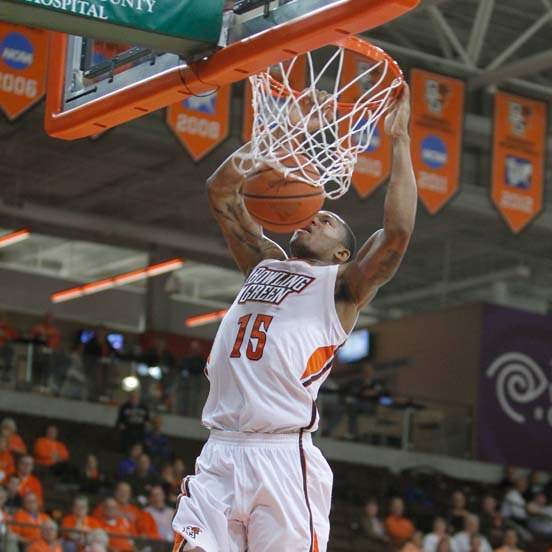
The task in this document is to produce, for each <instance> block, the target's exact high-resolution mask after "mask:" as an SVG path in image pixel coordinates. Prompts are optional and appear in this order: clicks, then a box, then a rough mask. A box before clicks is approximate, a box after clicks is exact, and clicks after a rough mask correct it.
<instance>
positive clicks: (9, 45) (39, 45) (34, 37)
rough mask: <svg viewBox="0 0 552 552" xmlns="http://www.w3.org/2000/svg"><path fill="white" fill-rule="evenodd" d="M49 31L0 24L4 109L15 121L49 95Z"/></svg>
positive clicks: (0, 84) (0, 88)
mask: <svg viewBox="0 0 552 552" xmlns="http://www.w3.org/2000/svg"><path fill="white" fill-rule="evenodd" d="M47 60H48V32H47V31H44V30H42V29H33V28H31V27H25V26H23V25H12V24H9V23H2V22H0V109H1V110H2V111H3V112H4V114H5V115H6V117H7V118H8V119H10V120H11V121H13V120H15V119H17V117H19V116H20V115H22V114H23V113H24V112H25V111H27V110H28V109H30V108H31V107H32V106H33V105H35V104H36V103H37V102H39V101H40V100H41V99H42V97H43V96H44V94H45V93H46V69H47V67H46V65H47Z"/></svg>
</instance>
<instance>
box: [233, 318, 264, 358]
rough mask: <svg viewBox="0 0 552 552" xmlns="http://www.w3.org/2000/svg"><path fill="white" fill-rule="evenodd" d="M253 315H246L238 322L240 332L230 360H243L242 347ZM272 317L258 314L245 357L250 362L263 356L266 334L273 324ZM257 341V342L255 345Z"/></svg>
mask: <svg viewBox="0 0 552 552" xmlns="http://www.w3.org/2000/svg"><path fill="white" fill-rule="evenodd" d="M251 316H252V315H251V314H246V315H245V316H242V317H241V318H240V319H239V320H238V325H239V328H240V329H239V330H238V335H237V336H236V342H235V343H234V348H233V349H232V352H231V353H230V358H241V346H242V344H243V340H244V338H245V332H246V331H247V327H248V325H249V321H250V320H251ZM272 318H273V317H272V316H269V315H268V314H258V315H257V316H256V318H255V321H254V322H253V327H252V328H251V332H250V334H249V340H248V342H247V349H246V351H245V355H246V356H247V358H248V359H249V360H259V359H260V358H261V357H262V356H263V351H264V348H265V345H266V333H267V332H268V328H270V324H271V322H272ZM255 341H256V342H257V343H256V344H255Z"/></svg>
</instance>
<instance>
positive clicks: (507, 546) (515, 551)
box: [496, 529, 521, 552]
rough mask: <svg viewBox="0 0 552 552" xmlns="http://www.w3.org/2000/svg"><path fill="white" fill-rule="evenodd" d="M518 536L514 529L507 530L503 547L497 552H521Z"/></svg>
mask: <svg viewBox="0 0 552 552" xmlns="http://www.w3.org/2000/svg"><path fill="white" fill-rule="evenodd" d="M517 545H518V536H517V533H516V532H515V530H514V529H506V531H505V532H504V540H503V541H502V546H501V547H500V548H497V550H496V552H521V550H520V549H519V548H518V546H517Z"/></svg>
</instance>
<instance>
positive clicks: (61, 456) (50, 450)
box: [34, 424, 69, 467]
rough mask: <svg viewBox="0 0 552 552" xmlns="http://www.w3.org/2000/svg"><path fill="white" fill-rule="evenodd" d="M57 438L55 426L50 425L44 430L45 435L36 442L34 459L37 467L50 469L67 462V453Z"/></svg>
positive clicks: (57, 433)
mask: <svg viewBox="0 0 552 552" xmlns="http://www.w3.org/2000/svg"><path fill="white" fill-rule="evenodd" d="M58 436H59V432H58V428H57V426H55V425H54V424H50V425H49V426H48V427H47V428H46V435H45V436H44V437H39V438H38V439H37V440H36V443H35V446H34V457H35V460H36V463H37V464H38V465H39V466H46V467H51V466H54V465H56V464H60V463H63V462H67V460H69V451H68V450H67V447H66V446H65V444H63V443H62V442H61V441H60V440H59V439H58Z"/></svg>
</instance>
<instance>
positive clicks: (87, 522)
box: [61, 496, 100, 546]
mask: <svg viewBox="0 0 552 552" xmlns="http://www.w3.org/2000/svg"><path fill="white" fill-rule="evenodd" d="M61 527H62V529H63V534H64V535H65V536H66V537H67V538H68V539H69V540H71V541H72V542H74V543H76V544H78V545H79V546H83V545H84V544H86V537H87V535H88V534H89V533H90V532H91V531H93V530H94V529H98V528H99V527H100V524H99V522H98V520H96V519H95V518H93V517H92V516H89V515H88V499H87V498H86V497H85V496H78V497H77V498H75V500H73V509H72V513H70V514H68V515H66V516H65V517H64V518H63V522H62V524H61ZM71 529H73V531H71Z"/></svg>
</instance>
